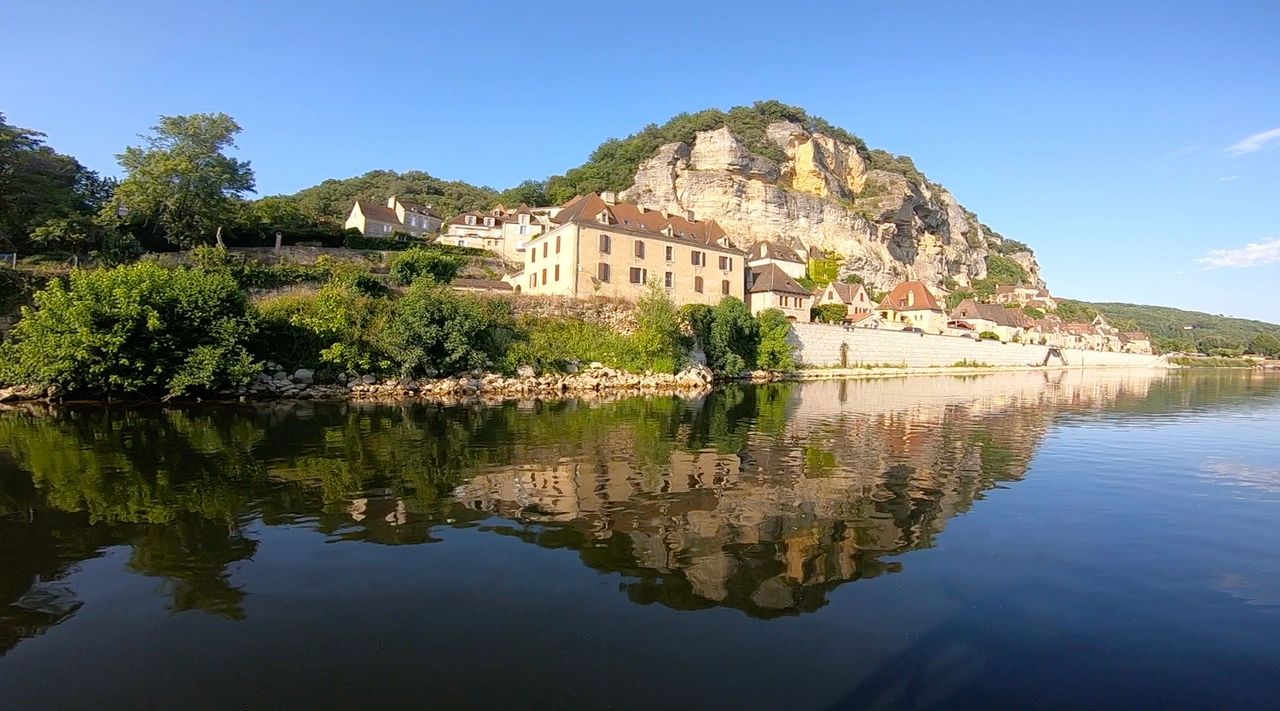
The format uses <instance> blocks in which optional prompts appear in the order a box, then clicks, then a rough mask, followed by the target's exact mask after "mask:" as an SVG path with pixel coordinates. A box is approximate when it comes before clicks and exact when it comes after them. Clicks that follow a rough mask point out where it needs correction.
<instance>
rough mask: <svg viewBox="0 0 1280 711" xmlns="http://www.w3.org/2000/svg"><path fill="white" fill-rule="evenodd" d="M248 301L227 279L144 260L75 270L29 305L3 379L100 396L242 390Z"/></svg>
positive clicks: (247, 374)
mask: <svg viewBox="0 0 1280 711" xmlns="http://www.w3.org/2000/svg"><path fill="white" fill-rule="evenodd" d="M246 306H247V305H246V301H245V295H244V293H243V292H241V291H240V289H239V287H238V286H237V285H236V283H235V280H234V279H232V278H231V277H230V276H228V275H226V274H211V273H206V272H201V271H196V270H188V269H165V268H164V267H161V266H159V265H157V264H154V263H150V262H143V263H139V264H135V265H130V266H124V267H117V268H115V269H102V270H93V271H85V270H74V271H72V272H71V278H70V284H69V285H68V286H64V285H63V284H62V282H61V281H53V282H51V283H50V284H49V286H48V287H47V288H46V289H44V290H43V291H40V292H38V293H37V294H36V295H35V306H34V307H24V308H23V310H22V320H21V321H19V322H18V325H17V326H15V327H14V329H13V331H12V332H11V333H10V338H9V340H8V341H7V342H5V343H4V344H3V346H0V380H4V381H8V382H15V383H28V384H32V385H37V386H41V387H57V388H59V389H61V390H63V391H65V392H71V393H86V394H95V395H114V394H123V393H158V392H167V393H169V394H171V395H176V394H181V393H185V392H190V391H195V390H201V389H217V388H222V387H227V386H231V385H240V384H243V383H245V382H247V381H248V379H249V378H251V377H252V376H253V373H254V371H255V368H254V362H253V359H252V358H251V357H250V356H249V352H248V350H247V348H246V347H245V346H246V344H247V343H248V339H249V337H250V335H251V334H252V330H253V329H252V322H251V320H250V319H249V318H248V317H247V311H246Z"/></svg>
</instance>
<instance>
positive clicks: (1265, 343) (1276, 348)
mask: <svg viewBox="0 0 1280 711" xmlns="http://www.w3.org/2000/svg"><path fill="white" fill-rule="evenodd" d="M1249 352H1250V353H1253V354H1256V355H1260V356H1266V357H1268V358H1280V338H1276V337H1275V336H1273V335H1271V334H1270V333H1259V334H1258V335H1256V336H1254V337H1253V340H1251V341H1249Z"/></svg>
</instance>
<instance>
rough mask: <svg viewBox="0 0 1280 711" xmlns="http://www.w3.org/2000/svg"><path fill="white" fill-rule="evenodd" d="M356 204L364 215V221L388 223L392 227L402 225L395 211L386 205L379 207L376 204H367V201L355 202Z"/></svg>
mask: <svg viewBox="0 0 1280 711" xmlns="http://www.w3.org/2000/svg"><path fill="white" fill-rule="evenodd" d="M356 204H357V205H359V206H360V212H361V214H363V215H364V217H365V219H366V220H377V221H378V222H389V223H391V224H393V225H399V224H402V223H401V222H400V217H399V216H397V215H396V211H395V210H392V209H391V208H389V207H387V206H386V205H380V204H378V203H376V202H369V201H367V200H356Z"/></svg>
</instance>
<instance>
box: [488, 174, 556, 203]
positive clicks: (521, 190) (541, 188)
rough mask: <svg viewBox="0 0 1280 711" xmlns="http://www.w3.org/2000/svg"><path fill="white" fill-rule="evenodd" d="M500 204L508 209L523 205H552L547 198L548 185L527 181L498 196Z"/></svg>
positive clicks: (537, 181) (539, 181) (538, 181)
mask: <svg viewBox="0 0 1280 711" xmlns="http://www.w3.org/2000/svg"><path fill="white" fill-rule="evenodd" d="M498 202H500V203H502V204H503V205H506V206H507V207H518V206H519V205H521V204H522V203H523V204H525V205H528V206H530V207H541V206H544V205H550V204H551V202H550V200H548V198H547V185H546V183H545V182H543V181H541V180H526V181H524V182H523V183H520V184H519V185H517V186H515V187H514V188H508V189H507V190H504V191H502V193H501V194H499V195H498Z"/></svg>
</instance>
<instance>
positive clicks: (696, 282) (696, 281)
mask: <svg viewBox="0 0 1280 711" xmlns="http://www.w3.org/2000/svg"><path fill="white" fill-rule="evenodd" d="M693 290H694V291H696V292H698V293H699V294H701V293H702V277H694V278H693Z"/></svg>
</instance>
